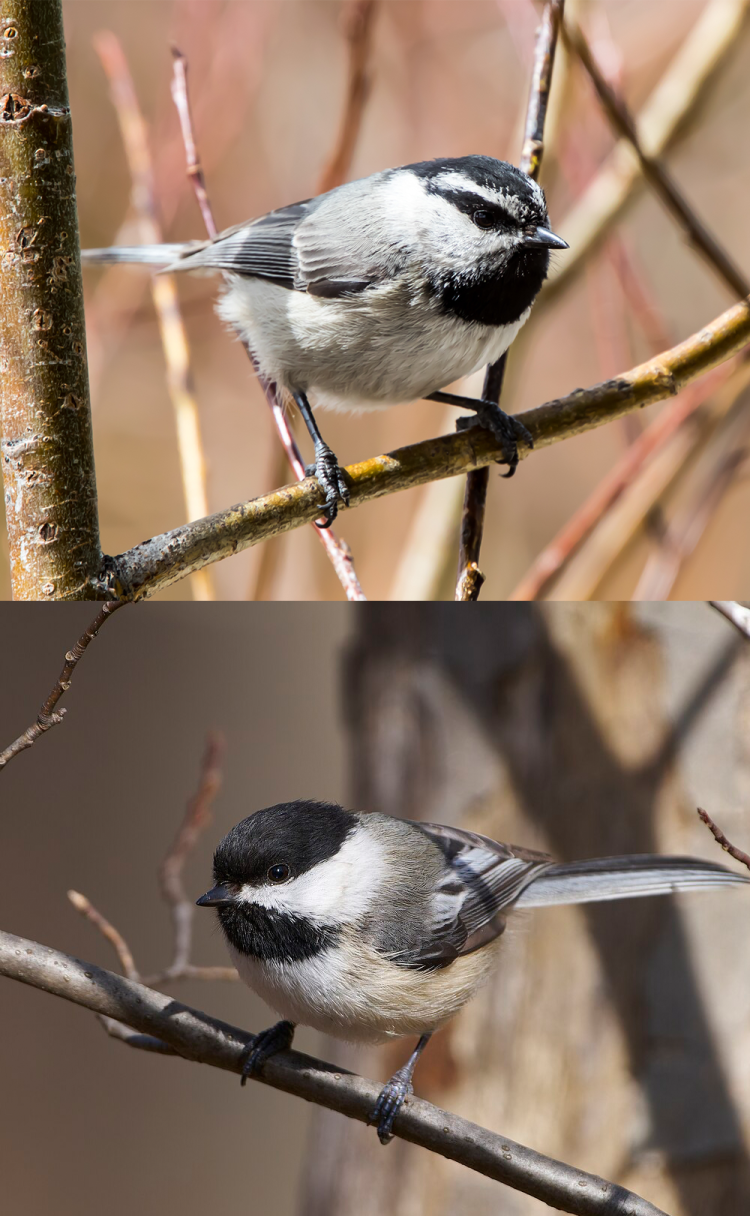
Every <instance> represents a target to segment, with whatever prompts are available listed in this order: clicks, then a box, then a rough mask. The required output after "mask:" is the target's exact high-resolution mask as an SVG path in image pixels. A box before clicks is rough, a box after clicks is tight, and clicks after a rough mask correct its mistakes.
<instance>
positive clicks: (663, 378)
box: [106, 303, 750, 599]
mask: <svg viewBox="0 0 750 1216" xmlns="http://www.w3.org/2000/svg"><path fill="white" fill-rule="evenodd" d="M748 341H750V305H748V304H745V303H743V304H736V305H735V306H734V308H730V309H729V310H728V311H727V312H725V313H723V314H722V315H721V316H720V317H717V318H716V319H715V320H714V321H712V322H710V323H709V324H708V325H706V326H704V328H703V329H702V330H700V331H699V332H698V333H697V334H693V335H692V337H690V338H688V339H687V340H686V341H685V342H682V343H680V345H679V346H676V347H673V349H672V350H669V351H665V352H664V353H663V354H661V355H658V356H657V357H656V358H654V359H650V360H649V361H648V362H647V363H644V364H642V365H641V366H640V367H636V368H632V369H631V370H630V371H628V372H623V373H622V374H621V375H620V376H618V377H617V378H616V379H614V380H607V381H605V382H604V383H603V384H597V385H594V386H593V387H592V388H589V389H575V390H574V391H573V392H572V393H569V394H568V395H567V396H566V397H561V398H559V399H557V400H556V401H550V402H547V403H546V404H545V405H542V406H538V407H537V408H536V409H532V410H528V411H527V412H526V413H525V414H521V415H519V418H520V420H521V421H522V422H523V423H524V425H525V426H526V427H528V429H529V431H530V433H531V435H532V438H533V440H534V444H535V447H536V449H537V450H539V449H541V448H543V447H547V446H548V445H550V444H552V443H558V442H560V441H561V440H563V439H568V438H572V437H573V436H574V435H580V434H583V433H584V432H586V431H590V430H593V429H594V428H595V427H598V426H603V425H604V424H605V423H607V422H611V421H612V420H613V419H615V418H621V417H622V416H623V415H624V414H628V413H631V412H632V411H633V410H636V409H640V408H642V407H643V406H645V405H650V404H652V403H653V402H655V401H662V400H663V399H664V398H665V397H670V396H675V395H676V394H677V393H678V392H679V391H680V389H681V388H682V387H683V386H684V385H686V384H688V383H690V381H692V380H694V379H697V378H698V376H701V375H703V374H705V373H706V372H708V371H711V370H712V369H713V368H714V367H717V366H718V365H719V364H720V363H722V362H725V361H726V360H727V359H730V358H731V357H732V355H735V354H737V353H738V351H740V350H741V349H742V348H743V347H744V346H745V345H746V344H747V343H748ZM519 454H520V455H521V456H523V457H525V456H526V455H527V451H526V449H525V448H524V447H523V446H521V447H520V449H519ZM499 459H502V449H501V447H500V444H499V443H498V441H497V440H496V439H495V438H494V436H493V435H492V434H491V432H489V431H487V430H485V429H484V428H483V427H472V428H469V429H468V430H466V431H460V432H459V433H458V434H455V435H443V436H441V437H440V438H438V439H430V440H427V441H426V442H424V443H419V444H414V445H412V446H411V447H407V448H401V449H399V450H398V451H395V452H390V453H388V454H386V455H383V456H375V457H372V458H371V459H369V460H365V461H362V462H361V463H360V464H354V465H349V467H348V469H347V475H348V476H347V481H348V484H349V486H350V494H351V500H352V505H353V506H354V505H358V504H361V503H364V502H369V501H370V500H371V499H373V498H380V497H382V496H383V495H384V494H392V493H395V492H396V491H398V490H406V489H410V488H412V487H413V486H418V485H424V484H425V483H426V482H428V481H437V480H439V479H441V478H443V477H454V476H455V475H456V474H458V473H465V472H467V471H469V470H470V469H478V468H481V467H482V466H483V465H486V464H490V463H491V462H492V461H495V460H499ZM322 496H323V492H322V490H321V488H320V486H319V485H318V482H317V480H315V478H312V477H308V478H305V480H304V481H301V482H297V484H296V485H290V486H284V487H282V488H281V489H280V490H275V491H274V492H273V493H271V494H266V495H264V496H263V497H262V498H256V499H254V500H252V501H250V502H246V503H239V504H237V505H236V506H233V507H230V508H229V509H228V510H225V511H221V512H219V513H218V514H216V515H212V516H209V517H208V518H207V519H204V520H200V521H198V522H197V523H193V524H186V525H183V527H181V528H176V529H174V531H172V532H166V533H162V535H161V536H154V537H151V539H150V540H147V541H144V542H143V543H142V544H140V545H137V546H136V547H135V548H134V549H130V550H128V551H127V552H126V553H122V554H120V556H119V557H116V558H110V559H108V570H107V574H106V577H107V581H108V593H109V594H110V595H111V596H112V597H113V598H114V597H117V598H126V599H143V598H147V597H149V596H151V595H153V594H154V593H155V592H156V591H157V590H161V589H162V588H164V587H167V586H169V585H170V584H171V583H173V582H176V581H177V580H178V579H180V578H184V577H185V575H186V574H189V573H190V572H191V571H192V570H194V569H200V568H201V567H202V566H204V565H208V564H210V563H212V562H215V561H220V560H221V559H222V558H224V557H229V556H231V555H232V554H234V553H237V552H239V551H240V550H243V549H247V548H250V547H251V546H252V545H255V544H258V543H259V542H260V541H264V540H267V539H268V538H269V537H271V536H277V535H279V534H281V533H284V532H289V531H291V530H292V529H294V528H298V527H300V526H302V525H303V524H305V523H309V521H310V520H311V519H314V518H315V516H316V515H317V514H318V513H319V512H320V509H321V506H322V501H321V500H322Z"/></svg>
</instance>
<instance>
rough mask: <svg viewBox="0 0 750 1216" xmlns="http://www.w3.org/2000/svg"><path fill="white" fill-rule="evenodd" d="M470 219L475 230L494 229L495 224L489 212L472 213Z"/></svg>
mask: <svg viewBox="0 0 750 1216" xmlns="http://www.w3.org/2000/svg"><path fill="white" fill-rule="evenodd" d="M471 218H472V220H473V221H474V223H475V224H476V226H477V228H484V229H487V228H494V227H495V225H496V222H497V221H496V219H495V216H494V215H493V214H492V212H491V211H482V210H480V211H473V212H472V215H471Z"/></svg>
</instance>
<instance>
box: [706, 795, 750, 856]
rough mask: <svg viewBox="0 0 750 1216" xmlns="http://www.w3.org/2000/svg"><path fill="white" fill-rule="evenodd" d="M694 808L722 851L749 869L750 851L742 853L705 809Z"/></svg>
mask: <svg viewBox="0 0 750 1216" xmlns="http://www.w3.org/2000/svg"><path fill="white" fill-rule="evenodd" d="M696 809H697V811H698V817H699V818H700V819H702V820H703V822H704V823H705V825H706V827H707V828H708V829H709V831H710V832H711V835H712V836H713V838H714V840H715V841H716V843H717V844H720V845H721V847H722V849H723V850H724V852H725V853H728V854H729V856H730V857H733V858H734V860H735V861H739V862H740V864H741V865H743V866H746V867H747V869H748V870H750V853H743V851H742V849H738V848H737V845H736V844H732V842H731V840H727V838H726V836H725V835H724V833H723V832H722V830H721V828H720V827H718V825H717V824H715V823H714V821H713V819H712V818H711V816H710V815H709V814H708V812H707V811H704V810H701V808H700V807H697V808H696Z"/></svg>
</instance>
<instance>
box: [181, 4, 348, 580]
mask: <svg viewBox="0 0 750 1216" xmlns="http://www.w3.org/2000/svg"><path fill="white" fill-rule="evenodd" d="M363 19H364V21H365V26H366V28H367V29H369V24H368V23H369V21H370V20H371V13H369V12H368V13H365V14H364V15H363ZM172 58H173V60H174V74H173V77H172V100H173V101H174V104H175V106H176V107H177V113H178V115H179V118H180V128H181V130H182V137H183V141H184V143H185V157H186V160H187V174H188V177H189V178H190V181H191V182H192V185H193V189H194V190H195V195H196V199H197V201H198V206H199V207H200V211H201V215H202V216H203V222H204V223H205V225H206V231H207V232H208V235H209V237H214V236H216V233H217V227H216V221H215V219H214V214H213V209H212V207H211V203H210V200H209V197H208V192H207V190H206V183H205V180H204V177H203V171H202V169H201V167H200V159H199V156H198V147H197V144H196V140H195V135H194V133H193V120H192V116H191V112H190V97H189V94H188V85H187V70H188V65H187V59H186V57H185V55H183V53H182V51H180V50H178V49H177V47H172ZM362 104H364V97H363V99H362ZM358 129H359V124H358V123H357V126H356V128H355V134H356V130H358ZM352 147H353V145H352ZM242 345H243V346H244V348H245V351H246V352H247V357H248V359H249V360H250V362H251V363H252V365H253V370H254V372H255V374H256V376H257V377H258V380H259V382H260V386H261V388H262V389H263V394H264V396H265V399H266V404H267V405H268V408H269V410H270V411H271V418H272V420H273V424H274V426H275V428H276V433H277V435H278V437H279V439H280V441H281V445H282V447H283V449H284V453H285V455H286V458H287V460H288V462H289V467H290V468H291V470H292V472H293V473H294V475H295V477H296V478H297V480H298V481H302V480H303V479H304V477H305V464H304V461H303V459H302V454H301V452H300V450H299V448H298V447H297V444H296V442H295V439H294V436H293V434H292V432H291V429H290V427H289V423H288V421H287V419H286V416H285V414H284V411H283V408H282V405H281V402H280V400H279V393H278V390H277V387H276V385H275V384H272V383H271V382H270V381H268V380H266V379H265V378H264V377H263V376H261V375H260V372H259V370H258V364H257V362H256V359H255V356H254V354H253V352H252V350H251V349H250V346H249V345H248V343H247V342H245V341H243V343H242ZM310 523H312V524H313V527H314V531H315V534H316V536H317V537H318V540H319V541H320V543H321V544H322V546H323V548H324V549H325V551H326V553H327V554H328V558H329V561H330V562H331V565H332V566H333V568H334V570H335V571H336V576H337V578H338V580H339V582H340V583H341V585H342V587H343V588H344V592H345V594H346V598H347V599H348V600H364V599H366V598H367V597H366V596H365V594H364V592H363V591H362V588H361V586H360V584H359V579H358V578H357V572H356V570H355V569H354V560H353V558H352V552H351V549H350V548H349V546H348V545H347V544H346V542H345V541H342V540H340V539H339V537H338V536H337V535H336V533H335V532H333V531H332V530H331V529H330V528H318V527H315V521H314V519H313V520H310Z"/></svg>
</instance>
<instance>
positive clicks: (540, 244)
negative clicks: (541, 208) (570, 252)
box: [521, 228, 570, 249]
mask: <svg viewBox="0 0 750 1216" xmlns="http://www.w3.org/2000/svg"><path fill="white" fill-rule="evenodd" d="M521 244H522V245H523V247H524V249H569V248H570V246H569V245H568V242H567V241H564V240H563V239H562V237H561V236H557V235H556V234H555V233H554V232H550V230H549V228H527V229H526V234H525V236H524V237H523V239H522V241H521Z"/></svg>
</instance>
